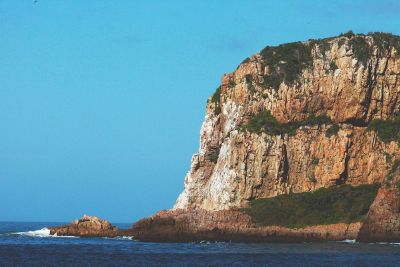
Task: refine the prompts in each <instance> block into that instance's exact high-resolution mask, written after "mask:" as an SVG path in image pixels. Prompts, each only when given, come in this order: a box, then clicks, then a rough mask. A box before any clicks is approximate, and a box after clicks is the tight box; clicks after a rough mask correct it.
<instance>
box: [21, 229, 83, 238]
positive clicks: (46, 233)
mask: <svg viewBox="0 0 400 267" xmlns="http://www.w3.org/2000/svg"><path fill="white" fill-rule="evenodd" d="M13 234H14V235H20V236H29V237H77V236H58V235H57V234H54V235H51V234H50V229H48V228H46V227H45V228H42V229H40V230H34V231H26V232H16V233H13Z"/></svg>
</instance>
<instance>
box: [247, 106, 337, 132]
mask: <svg viewBox="0 0 400 267" xmlns="http://www.w3.org/2000/svg"><path fill="white" fill-rule="evenodd" d="M331 123H332V121H331V119H330V118H329V117H327V116H315V115H314V114H311V115H310V116H309V117H308V118H307V119H305V120H303V121H294V122H289V123H280V122H278V121H277V120H276V118H275V117H274V116H272V114H271V112H270V111H269V110H265V111H262V112H260V113H258V114H257V115H255V116H253V117H251V118H250V120H249V122H248V123H247V124H246V125H244V126H243V127H242V130H247V131H249V132H252V133H261V132H265V133H268V134H270V135H279V134H288V135H291V136H293V135H295V134H296V130H297V129H298V128H299V127H301V126H305V125H310V126H311V125H322V124H331Z"/></svg>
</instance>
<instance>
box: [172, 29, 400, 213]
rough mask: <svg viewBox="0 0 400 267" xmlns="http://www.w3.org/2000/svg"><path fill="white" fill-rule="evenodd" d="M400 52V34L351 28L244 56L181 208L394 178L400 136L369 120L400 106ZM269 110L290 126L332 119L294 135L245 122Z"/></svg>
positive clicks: (209, 118)
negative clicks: (313, 119)
mask: <svg viewBox="0 0 400 267" xmlns="http://www.w3.org/2000/svg"><path fill="white" fill-rule="evenodd" d="M399 48H400V39H399V38H398V37H396V36H392V35H389V34H382V33H373V34H368V35H353V34H350V33H349V34H345V35H341V36H338V37H335V38H328V39H323V40H310V41H307V42H303V43H300V42H299V43H292V44H285V45H281V46H278V47H266V48H265V49H264V50H262V51H261V52H259V53H257V54H255V55H253V56H251V57H250V58H248V59H246V60H245V61H243V62H242V63H241V64H240V65H239V66H238V68H237V69H236V70H235V71H234V72H232V73H230V74H226V75H224V76H223V78H222V82H221V86H220V87H219V88H218V89H217V91H216V93H215V94H214V95H213V96H212V97H210V99H209V100H208V103H207V108H206V116H205V120H204V123H203V125H202V127H201V136H200V149H199V152H198V153H196V154H195V155H194V156H193V158H192V164H191V168H190V171H189V172H188V174H187V176H186V177H185V186H184V191H183V192H182V193H181V195H180V196H179V198H178V199H177V201H176V204H175V206H174V209H204V210H208V211H218V210H226V209H234V208H242V207H246V206H247V205H248V203H249V201H251V200H254V199H258V198H267V197H273V196H277V195H280V194H289V193H296V192H308V191H313V190H315V189H318V188H320V187H329V186H331V185H339V184H352V185H360V184H371V183H385V182H387V181H386V177H387V176H388V174H389V173H390V171H391V169H392V165H393V164H394V162H395V161H396V160H397V159H399V158H400V149H399V145H398V140H397V139H396V138H386V139H383V138H380V135H379V133H378V132H377V131H375V130H373V129H372V130H371V128H370V127H368V126H369V125H370V124H371V123H372V122H373V121H374V120H382V121H387V120H394V119H395V117H396V114H397V113H398V112H399V111H400V57H399V54H400V49H399ZM266 110H267V111H269V112H270V113H271V114H272V116H273V117H275V118H276V120H277V122H278V123H281V124H290V123H294V122H302V121H305V120H307V118H309V117H310V116H313V115H314V116H327V117H329V118H330V120H331V122H329V123H323V124H317V125H315V124H310V125H307V124H302V125H301V126H300V127H298V128H296V129H295V132H294V133H291V134H289V133H279V134H271V132H268V131H248V130H246V129H245V127H243V126H245V125H246V124H247V123H248V122H249V121H251V119H252V118H254V116H256V115H257V114H259V113H260V112H263V111H266ZM332 127H334V128H332Z"/></svg>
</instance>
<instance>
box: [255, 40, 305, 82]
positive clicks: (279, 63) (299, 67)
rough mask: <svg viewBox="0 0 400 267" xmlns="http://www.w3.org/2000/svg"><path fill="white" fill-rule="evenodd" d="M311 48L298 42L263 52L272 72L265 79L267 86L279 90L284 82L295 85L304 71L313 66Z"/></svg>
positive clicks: (270, 47)
mask: <svg viewBox="0 0 400 267" xmlns="http://www.w3.org/2000/svg"><path fill="white" fill-rule="evenodd" d="M311 48H312V46H310V45H308V44H305V43H302V42H296V43H289V44H283V45H279V46H267V47H265V48H264V49H263V50H261V52H260V54H261V57H262V58H263V59H264V61H265V63H266V65H267V66H268V67H269V71H270V73H269V75H267V76H266V77H264V81H265V85H266V86H268V87H272V88H275V89H278V88H279V85H280V84H281V83H282V82H285V83H286V84H289V85H291V84H293V82H294V81H295V80H296V79H297V78H298V77H299V75H300V74H301V72H302V71H303V69H305V68H308V67H310V66H311V65H312V56H311Z"/></svg>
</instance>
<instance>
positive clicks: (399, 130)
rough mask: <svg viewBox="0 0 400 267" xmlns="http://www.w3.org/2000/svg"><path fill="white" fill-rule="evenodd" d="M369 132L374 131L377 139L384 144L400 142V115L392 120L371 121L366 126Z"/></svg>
mask: <svg viewBox="0 0 400 267" xmlns="http://www.w3.org/2000/svg"><path fill="white" fill-rule="evenodd" d="M368 130H369V131H376V132H377V134H378V137H379V139H380V140H381V141H382V142H384V143H387V142H391V141H397V142H399V141H400V115H396V117H395V118H394V119H393V120H381V119H378V120H373V121H371V122H370V123H369V124H368Z"/></svg>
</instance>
